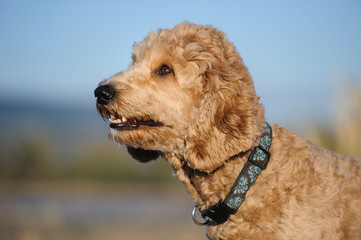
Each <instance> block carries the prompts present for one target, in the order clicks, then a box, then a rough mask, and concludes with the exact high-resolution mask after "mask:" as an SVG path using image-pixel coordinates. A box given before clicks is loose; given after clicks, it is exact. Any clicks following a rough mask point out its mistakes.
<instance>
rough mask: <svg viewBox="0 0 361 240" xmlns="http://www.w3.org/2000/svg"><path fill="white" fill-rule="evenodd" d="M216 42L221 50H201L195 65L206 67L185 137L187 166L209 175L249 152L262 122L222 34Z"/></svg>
mask: <svg viewBox="0 0 361 240" xmlns="http://www.w3.org/2000/svg"><path fill="white" fill-rule="evenodd" d="M216 36H217V34H216ZM212 37H213V38H216V37H215V36H214V35H212ZM218 38H220V39H221V43H222V44H223V45H222V47H218V46H212V47H211V48H208V49H207V51H208V54H205V53H204V50H203V51H201V54H200V55H198V58H197V59H198V61H201V62H203V63H200V62H198V63H197V65H199V66H204V65H206V66H208V67H207V69H206V70H205V72H204V73H203V86H204V89H203V96H202V100H201V104H200V107H199V109H198V116H197V118H196V119H195V121H194V122H193V123H192V125H191V126H190V127H189V128H188V133H187V137H186V152H185V159H186V161H187V163H188V165H189V166H190V167H191V168H194V169H197V170H200V171H204V172H212V171H214V170H215V169H217V168H218V167H220V166H221V165H222V164H223V163H224V162H225V161H226V160H227V159H229V158H230V157H232V156H234V155H236V154H238V153H241V152H245V151H247V150H248V149H250V148H251V147H252V146H253V145H254V144H255V142H256V141H257V139H258V137H259V136H260V135H261V133H262V130H263V124H264V121H265V120H264V110H263V106H262V105H261V104H259V102H258V100H259V98H258V97H257V96H256V93H255V90H254V86H253V81H252V78H251V77H250V75H249V73H248V70H247V68H246V67H245V66H244V64H243V61H242V60H241V58H240V56H239V54H238V52H237V51H236V50H235V48H234V46H233V45H232V44H231V43H229V42H228V41H226V40H224V37H223V34H219V33H218ZM218 45H219V42H218ZM193 55H196V54H195V53H193ZM202 56H206V58H204V59H202ZM204 62H206V64H204Z"/></svg>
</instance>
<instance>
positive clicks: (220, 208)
mask: <svg viewBox="0 0 361 240" xmlns="http://www.w3.org/2000/svg"><path fill="white" fill-rule="evenodd" d="M236 212H237V209H236V210H233V209H231V208H229V207H228V206H227V205H226V204H224V203H223V201H222V200H221V201H219V202H218V203H217V204H215V205H213V206H211V207H209V208H207V209H206V210H203V211H201V214H202V217H203V218H204V219H206V220H207V221H208V223H209V224H211V225H217V224H222V223H224V222H225V221H227V219H228V218H229V216H230V215H232V214H235V213H236Z"/></svg>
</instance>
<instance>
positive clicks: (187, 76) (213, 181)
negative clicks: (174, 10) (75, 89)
mask: <svg viewBox="0 0 361 240" xmlns="http://www.w3.org/2000/svg"><path fill="white" fill-rule="evenodd" d="M99 86H110V87H111V88H113V89H114V91H115V93H114V96H113V97H114V99H113V98H112V99H111V101H110V100H109V102H106V103H104V102H99V103H98V104H97V108H98V111H99V113H100V114H101V115H102V116H103V117H104V118H110V119H111V121H112V122H113V123H114V124H113V127H112V128H110V131H109V135H110V137H111V138H113V139H114V140H116V141H118V142H119V143H121V144H124V145H126V146H127V147H128V150H129V153H130V154H131V155H132V156H133V157H134V158H136V159H138V160H139V161H141V162H147V161H150V160H153V159H156V158H157V157H158V156H159V155H161V156H162V157H163V158H164V159H166V160H167V161H168V162H169V163H170V164H171V165H172V167H173V168H174V171H175V174H176V176H177V177H178V178H179V179H180V180H181V181H182V182H183V183H184V185H185V187H186V189H187V191H188V193H189V194H190V195H191V196H192V198H193V200H194V201H195V203H196V204H197V206H199V207H200V208H201V209H206V208H208V207H209V206H212V205H214V204H216V203H217V202H219V200H220V199H224V197H225V196H226V195H227V193H228V191H229V189H230V187H231V186H232V184H233V182H234V181H235V179H236V177H237V176H238V174H239V172H240V171H241V169H242V167H243V166H244V164H245V162H246V161H247V158H248V156H249V154H250V152H251V150H252V148H253V147H254V146H257V145H258V143H259V139H260V135H261V134H262V131H263V125H264V122H265V117H264V108H263V106H262V104H260V103H259V97H257V95H256V93H255V89H254V85H253V80H252V78H251V76H250V74H249V73H248V70H247V68H246V67H245V65H244V64H243V61H242V59H241V57H240V56H239V54H238V52H237V51H236V49H235V47H234V45H233V44H232V43H230V42H229V41H228V40H227V39H226V38H225V36H224V34H223V33H222V32H221V31H219V30H218V29H216V28H213V27H211V26H200V25H195V24H190V23H187V22H184V23H181V24H179V25H176V26H175V27H174V28H173V29H171V30H168V29H163V30H159V31H158V32H157V33H153V32H151V33H149V34H148V36H147V37H146V38H145V39H144V41H142V42H140V43H138V44H135V45H134V48H133V63H132V64H131V66H130V67H129V69H127V70H126V71H124V72H120V73H118V74H116V75H114V76H112V77H110V78H109V79H108V80H105V81H103V82H101V83H100V85H99ZM120 123H122V124H120ZM117 124H118V125H117ZM119 124H120V125H119ZM117 126H123V127H117ZM124 126H125V127H124ZM272 131H273V142H272V145H271V149H270V153H271V159H270V162H269V164H268V167H267V169H266V170H264V171H262V172H261V174H260V176H259V177H258V179H257V181H256V182H255V184H254V185H253V187H252V188H251V189H250V190H249V191H248V193H247V198H246V200H245V201H244V202H243V204H242V205H241V207H240V208H239V210H238V211H237V213H236V214H234V215H231V217H230V218H229V219H228V221H226V222H225V223H223V224H220V225H217V226H208V228H207V231H208V233H207V235H208V237H209V238H210V239H263V240H265V239H361V161H360V159H356V158H349V157H346V156H342V155H338V154H336V153H333V152H331V151H328V150H326V149H323V148H321V147H318V146H316V145H314V144H312V143H310V142H308V141H306V140H304V139H303V138H301V137H298V136H296V135H294V134H293V133H291V132H289V131H287V130H286V129H284V128H282V127H281V126H279V125H273V126H272Z"/></svg>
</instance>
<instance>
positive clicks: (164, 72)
mask: <svg viewBox="0 0 361 240" xmlns="http://www.w3.org/2000/svg"><path fill="white" fill-rule="evenodd" d="M172 72H173V71H172V69H170V67H168V66H167V65H162V66H161V67H160V68H159V70H158V71H157V73H158V74H159V75H161V76H164V75H168V74H171V73H172Z"/></svg>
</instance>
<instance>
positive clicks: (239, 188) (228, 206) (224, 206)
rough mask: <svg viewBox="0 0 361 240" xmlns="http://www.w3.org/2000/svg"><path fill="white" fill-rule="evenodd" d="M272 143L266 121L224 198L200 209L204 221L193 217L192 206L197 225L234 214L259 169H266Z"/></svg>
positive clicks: (220, 221) (215, 221)
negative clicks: (256, 141)
mask: <svg viewBox="0 0 361 240" xmlns="http://www.w3.org/2000/svg"><path fill="white" fill-rule="evenodd" d="M271 143H272V129H271V126H270V125H269V124H268V123H267V122H266V123H265V126H264V130H263V133H262V136H261V140H260V145H259V146H257V147H255V148H254V149H253V151H252V153H251V155H250V156H249V157H248V161H247V162H246V163H245V165H244V167H243V169H242V171H241V173H240V174H239V176H238V177H237V179H236V181H235V182H234V184H233V186H232V188H231V190H230V191H229V193H228V194H227V196H226V197H225V199H224V200H220V201H219V202H218V203H217V204H215V205H213V206H211V207H209V208H207V209H205V210H203V211H201V215H202V217H203V218H204V219H205V222H204V223H200V222H198V221H197V219H196V218H195V210H196V209H197V206H196V207H194V209H193V211H192V218H193V220H194V222H195V223H196V224H197V225H208V224H210V225H218V224H222V223H224V222H225V221H227V220H228V218H229V216H230V215H232V214H235V213H236V212H237V210H238V208H239V207H240V206H241V204H242V202H243V201H244V200H245V198H246V193H247V191H248V190H249V189H250V188H251V186H252V185H253V183H254V182H255V181H256V179H257V177H258V175H259V174H260V173H261V170H264V169H266V167H267V164H268V161H269V159H270V155H271V154H270V153H269V149H270V147H271Z"/></svg>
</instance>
